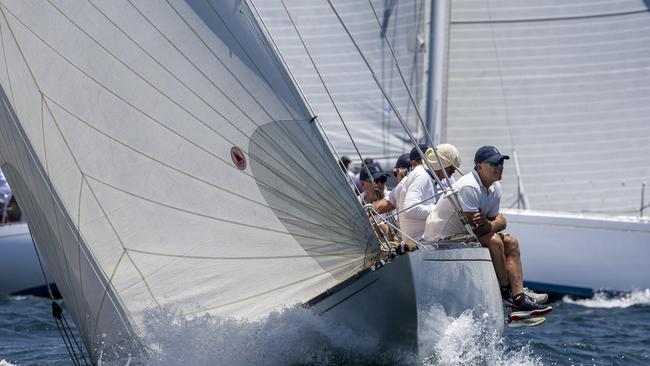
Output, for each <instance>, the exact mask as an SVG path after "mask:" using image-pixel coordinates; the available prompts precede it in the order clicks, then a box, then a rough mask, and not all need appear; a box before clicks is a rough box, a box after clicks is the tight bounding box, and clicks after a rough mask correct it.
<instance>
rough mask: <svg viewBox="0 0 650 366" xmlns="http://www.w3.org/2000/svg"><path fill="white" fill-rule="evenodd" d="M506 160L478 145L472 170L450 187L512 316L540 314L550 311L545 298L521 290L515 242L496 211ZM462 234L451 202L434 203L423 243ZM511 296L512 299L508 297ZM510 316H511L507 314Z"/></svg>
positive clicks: (460, 225) (491, 150)
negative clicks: (486, 251)
mask: <svg viewBox="0 0 650 366" xmlns="http://www.w3.org/2000/svg"><path fill="white" fill-rule="evenodd" d="M507 159H510V157H509V156H508V155H503V154H501V153H500V152H499V150H497V148H496V147H494V146H482V147H481V148H479V149H478V150H477V151H476V154H475V156H474V164H475V166H474V169H473V170H472V172H471V173H468V174H466V175H464V176H462V177H461V178H460V179H458V181H457V182H456V183H454V185H453V188H454V189H455V190H457V191H458V199H459V202H460V205H461V210H462V211H463V213H464V215H465V216H466V217H467V219H468V220H469V223H470V225H472V226H473V228H474V234H475V235H476V237H477V238H478V240H479V242H480V243H481V245H483V246H484V247H487V248H488V249H489V250H490V256H491V257H492V264H493V265H494V270H495V272H496V275H497V279H498V280H499V285H500V286H501V295H502V297H503V298H504V300H505V301H506V302H507V303H508V304H509V305H510V306H511V307H512V309H513V311H515V312H514V313H513V314H514V315H515V316H516V315H522V316H523V315H542V314H544V313H547V312H549V311H551V310H552V308H551V307H550V306H543V304H544V303H545V302H546V300H547V298H548V296H547V295H546V294H535V293H533V292H532V291H529V290H527V289H525V288H524V287H523V273H522V268H521V259H520V257H519V242H518V241H517V239H515V238H514V237H512V236H510V235H509V234H504V233H501V231H502V230H505V228H506V219H505V217H504V216H503V214H502V213H500V212H499V210H500V201H501V184H500V183H499V180H501V176H502V174H503V164H504V161H505V160H507ZM464 233H465V229H464V225H463V223H462V221H461V219H460V218H459V217H458V215H457V213H456V210H455V207H454V206H453V204H452V202H451V199H449V198H447V197H445V198H443V199H441V200H440V201H438V204H437V205H436V206H435V208H434V209H433V210H432V212H431V214H430V215H429V217H428V218H427V223H426V229H425V232H424V240H426V241H437V240H441V239H449V238H453V237H455V236H458V235H462V234H464ZM511 294H514V296H511ZM523 313H526V314H523ZM511 316H512V315H511Z"/></svg>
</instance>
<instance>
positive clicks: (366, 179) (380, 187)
mask: <svg viewBox="0 0 650 366" xmlns="http://www.w3.org/2000/svg"><path fill="white" fill-rule="evenodd" d="M366 168H367V169H366ZM368 173H370V174H368ZM371 175H372V179H370V176H371ZM387 179H388V175H387V174H386V173H384V170H383V169H382V168H381V165H379V164H377V163H370V164H366V166H365V167H361V171H360V172H359V181H360V182H361V185H362V186H363V192H361V195H360V196H359V200H360V201H361V203H362V204H366V203H373V202H375V201H377V200H379V199H382V198H384V197H385V196H387V195H388V193H389V192H390V191H388V190H387V189H386V180H387ZM373 182H374V186H373Z"/></svg>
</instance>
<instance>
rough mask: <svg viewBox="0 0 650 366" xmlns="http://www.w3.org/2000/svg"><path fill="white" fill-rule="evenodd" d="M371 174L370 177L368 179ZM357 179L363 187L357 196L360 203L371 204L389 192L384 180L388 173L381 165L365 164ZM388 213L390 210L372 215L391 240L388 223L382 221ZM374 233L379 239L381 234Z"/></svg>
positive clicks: (386, 178) (386, 217)
mask: <svg viewBox="0 0 650 366" xmlns="http://www.w3.org/2000/svg"><path fill="white" fill-rule="evenodd" d="M366 168H367V169H366ZM371 176H372V179H370V177H371ZM359 180H360V182H361V185H362V186H363V188H364V190H363V192H361V194H360V195H359V197H358V198H359V201H360V202H361V205H366V204H372V203H373V202H376V201H378V200H380V199H383V198H384V197H385V196H387V195H388V194H389V193H390V191H389V190H387V189H386V181H387V180H388V175H387V174H386V173H384V170H383V169H382V168H381V165H379V164H377V163H369V164H366V166H365V167H361V172H359ZM373 181H374V184H373ZM390 214H391V212H387V213H384V214H378V215H374V218H375V220H376V221H377V223H378V226H379V228H380V229H381V230H382V231H383V235H386V236H387V237H388V238H389V240H392V237H393V235H392V231H391V230H390V228H389V227H388V224H386V223H385V222H384V221H385V220H387V219H388V216H390ZM376 234H377V235H378V236H379V237H380V239H381V237H382V236H383V235H382V234H381V233H379V232H377V233H376Z"/></svg>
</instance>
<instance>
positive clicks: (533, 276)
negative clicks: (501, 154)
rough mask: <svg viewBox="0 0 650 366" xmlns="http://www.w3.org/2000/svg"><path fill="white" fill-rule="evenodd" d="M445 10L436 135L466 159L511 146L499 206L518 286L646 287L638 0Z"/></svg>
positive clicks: (643, 69) (646, 128)
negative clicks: (514, 255) (517, 262)
mask: <svg viewBox="0 0 650 366" xmlns="http://www.w3.org/2000/svg"><path fill="white" fill-rule="evenodd" d="M479 3H480V4H479ZM448 14H449V22H448V29H449V31H448V33H449V37H448V42H449V53H448V64H447V74H448V78H447V80H446V85H445V88H444V90H445V91H446V96H445V97H444V98H443V99H442V100H443V101H444V103H442V104H441V106H443V109H444V111H445V112H444V114H445V116H446V117H445V118H444V119H443V121H445V124H444V125H443V126H441V133H442V136H444V139H445V140H448V141H453V143H454V144H455V145H456V146H457V147H458V148H459V150H460V151H461V154H462V155H463V159H464V160H465V161H470V160H471V159H472V156H473V153H474V151H475V149H476V147H477V146H480V145H483V144H486V143H489V144H493V145H496V146H499V148H500V149H501V150H502V151H504V150H505V151H513V152H514V154H511V156H513V158H514V157H516V159H514V160H515V161H514V163H511V164H508V165H509V166H507V167H506V170H505V174H504V179H503V184H502V186H503V189H504V191H503V192H504V202H505V203H506V205H504V206H506V208H507V206H510V209H508V210H506V211H505V213H506V217H507V219H508V222H509V225H508V226H509V227H508V230H509V231H510V232H511V233H513V234H514V235H515V236H517V237H518V238H519V239H520V240H519V242H520V245H521V255H522V263H523V267H524V279H525V280H526V281H527V282H528V284H529V286H530V287H534V288H537V289H541V290H546V291H552V292H557V293H568V294H573V295H577V296H590V295H591V294H593V293H594V292H595V291H598V290H600V289H604V290H613V291H633V290H637V289H647V288H650V266H648V264H649V262H648V257H649V256H650V245H649V244H650V221H649V220H648V219H647V217H646V216H647V213H646V215H644V214H643V211H644V209H647V207H648V198H647V197H644V188H645V182H646V181H647V180H648V178H650V158H649V157H650V125H649V124H648V121H647V114H648V105H650V104H649V102H650V93H649V92H648V87H647V85H648V60H649V57H648V52H649V51H650V48H649V43H648V41H647V34H648V31H649V30H650V22H649V21H648V2H647V1H636V0H626V1H621V2H619V3H617V4H616V6H612V4H610V3H600V2H589V1H579V2H571V3H558V2H551V1H549V2H545V1H542V2H539V1H536V2H534V3H533V2H520V3H517V4H514V3H505V2H495V1H481V2H476V1H454V2H452V3H451V5H450V10H449V11H448ZM639 202H640V204H639Z"/></svg>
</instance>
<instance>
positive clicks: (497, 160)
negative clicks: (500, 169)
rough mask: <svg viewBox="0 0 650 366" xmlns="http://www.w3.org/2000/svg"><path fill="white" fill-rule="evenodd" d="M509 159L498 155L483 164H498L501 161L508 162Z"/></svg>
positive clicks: (506, 156)
mask: <svg viewBox="0 0 650 366" xmlns="http://www.w3.org/2000/svg"><path fill="white" fill-rule="evenodd" d="M508 159H510V157H509V156H508V155H501V154H497V155H493V156H490V157H489V158H488V159H485V160H483V162H486V161H487V162H488V163H498V162H500V161H501V160H508Z"/></svg>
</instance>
